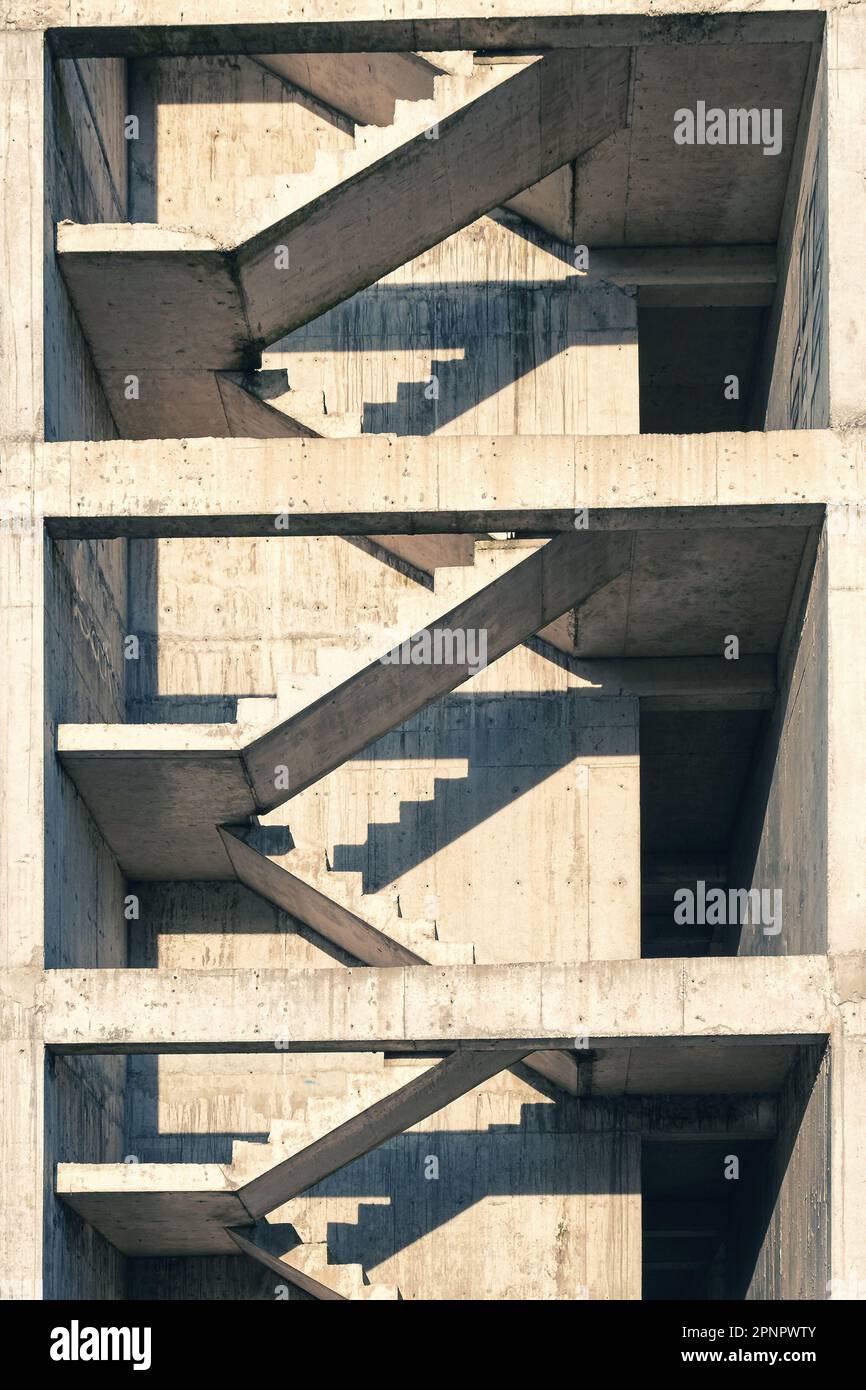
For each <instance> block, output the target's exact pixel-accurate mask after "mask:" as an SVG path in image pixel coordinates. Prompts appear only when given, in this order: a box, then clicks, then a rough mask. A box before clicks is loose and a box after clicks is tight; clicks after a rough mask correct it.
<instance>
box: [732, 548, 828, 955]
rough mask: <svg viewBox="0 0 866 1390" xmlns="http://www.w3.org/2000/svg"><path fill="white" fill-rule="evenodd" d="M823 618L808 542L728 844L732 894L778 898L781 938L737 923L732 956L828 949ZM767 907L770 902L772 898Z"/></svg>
mask: <svg viewBox="0 0 866 1390" xmlns="http://www.w3.org/2000/svg"><path fill="white" fill-rule="evenodd" d="M827 681H828V616H827V543H826V536H824V537H822V538H820V539H819V538H818V537H816V536H814V535H812V536H811V537H810V539H809V541H807V545H806V548H805V550H804V554H803V560H802V564H801V573H800V579H799V581H798V585H797V589H796V591H795V594H794V597H793V600H792V604H791V609H790V612H789V615H788V621H787V624H786V628H785V631H784V633H783V637H782V642H781V644H780V649H779V656H778V695H777V697H776V703H775V707H774V709H773V712H772V715H771V716H770V719H769V722H768V726H767V729H766V731H765V733H764V735H763V738H762V742H761V747H760V750H759V753H758V757H757V759H756V761H755V765H754V770H753V772H752V774H751V777H750V779H749V781H748V783H747V785H746V788H745V791H744V794H743V800H742V803H741V811H740V817H739V821H738V826H737V830H736V832H735V836H734V841H733V845H732V852H731V857H730V865H729V878H728V883H729V886H730V887H732V888H756V889H761V890H769V892H770V894H771V895H772V894H773V893H774V892H775V891H776V890H780V891H781V894H782V898H781V904H782V923H781V930H780V931H779V932H778V933H776V934H773V933H767V932H765V931H764V930H763V926H762V925H761V924H752V923H749V924H748V925H743V926H742V927H741V928H740V930H739V934H738V935H737V933H736V929H735V931H734V933H732V935H731V937H730V939H729V941H728V946H729V949H731V950H733V951H735V952H736V953H737V954H739V955H806V954H809V953H811V952H823V951H826V949H827V934H828V914H827V870H828V858H827V855H828V817H829V812H828V784H827V755H828V707H827ZM771 901H772V896H771Z"/></svg>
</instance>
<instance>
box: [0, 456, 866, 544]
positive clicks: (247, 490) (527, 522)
mask: <svg viewBox="0 0 866 1390" xmlns="http://www.w3.org/2000/svg"><path fill="white" fill-rule="evenodd" d="M537 459H543V460H544V467H543V469H540V468H537V467H535V466H531V463H530V461H532V460H537ZM0 463H2V467H3V472H4V473H5V474H6V477H7V479H8V481H9V483H10V484H11V485H13V486H14V485H15V484H16V483H17V482H19V481H20V483H21V485H22V488H23V487H27V488H28V489H29V496H30V497H31V498H32V508H31V507H28V509H27V511H26V513H22V515H21V516H20V517H17V516H16V517H14V518H12V519H10V520H9V522H8V523H7V524H9V525H10V526H11V525H16V526H19V525H20V526H25V525H28V524H31V523H32V522H33V521H34V520H36V519H38V518H40V517H43V516H44V517H45V521H46V526H47V528H48V531H49V534H51V535H53V536H55V537H57V538H58V539H61V538H62V539H95V538H110V537H114V536H122V535H127V536H139V537H153V536H181V535H190V536H235V535H269V536H280V535H329V534H330V535H350V536H351V535H365V534H366V535H372V534H376V533H379V534H386V533H393V534H405V535H411V534H414V533H427V534H432V533H441V532H454V531H462V532H467V533H468V532H474V533H476V534H483V533H485V532H488V531H491V530H492V531H500V530H533V529H537V530H539V531H540V532H541V533H546V534H550V532H551V531H554V530H565V529H569V528H570V527H571V526H572V525H573V522H574V517H575V513H576V511H577V510H578V509H579V508H587V509H588V510H589V513H590V515H589V522H590V525H591V526H596V527H598V526H601V527H611V526H613V527H632V528H634V527H646V526H662V527H665V526H667V527H669V528H671V529H672V528H674V527H677V528H678V529H679V528H680V527H681V526H683V525H691V526H698V525H699V526H707V527H717V526H731V525H777V524H792V523H793V524H796V525H802V524H803V523H804V519H805V521H806V522H807V523H809V524H811V523H813V522H819V521H820V520H821V519H822V516H823V508H824V506H825V504H827V503H830V502H833V503H848V504H852V505H862V504H864V503H866V430H862V429H850V430H795V431H774V432H771V433H752V434H740V433H723V434H708V435H597V436H585V437H580V438H571V437H564V436H558V435H545V436H523V437H520V438H513V437H505V436H479V437H477V438H473V439H472V440H471V441H466V440H465V439H461V438H457V439H454V438H450V437H442V438H440V437H437V436H425V437H423V438H413V437H406V438H398V437H396V436H394V435H362V436H361V437H360V438H358V439H281V440H256V439H250V440H237V439H236V440H232V441H231V442H228V441H225V440H212V439H195V440H162V441H159V440H147V441H138V440H108V441H100V442H79V441H70V442H66V443H58V444H33V443H24V442H22V443H17V444H16V443H13V444H10V445H6V446H5V448H4V449H3V450H2V454H0ZM809 507H811V508H814V509H815V510H814V513H813V514H812V515H806V516H805V517H804V508H809Z"/></svg>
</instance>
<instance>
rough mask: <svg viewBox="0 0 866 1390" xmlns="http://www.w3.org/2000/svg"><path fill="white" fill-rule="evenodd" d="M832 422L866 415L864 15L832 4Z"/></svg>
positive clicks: (861, 418) (829, 99)
mask: <svg viewBox="0 0 866 1390" xmlns="http://www.w3.org/2000/svg"><path fill="white" fill-rule="evenodd" d="M826 83H827V142H828V148H827V231H828V245H827V254H828V256H829V269H828V290H829V303H828V323H829V339H830V344H829V366H830V424H832V425H837V426H844V425H855V424H860V425H862V424H863V421H864V418H866V282H864V278H863V265H862V262H863V249H862V236H863V224H864V221H866V14H864V13H863V10H862V7H860V6H856V5H851V6H844V7H841V8H839V9H835V10H829V11H828V14H827V31H826Z"/></svg>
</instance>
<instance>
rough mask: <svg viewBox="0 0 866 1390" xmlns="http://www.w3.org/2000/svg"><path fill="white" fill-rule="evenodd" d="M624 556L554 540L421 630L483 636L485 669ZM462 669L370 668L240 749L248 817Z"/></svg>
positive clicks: (304, 783)
mask: <svg viewBox="0 0 866 1390" xmlns="http://www.w3.org/2000/svg"><path fill="white" fill-rule="evenodd" d="M630 557H631V540H630V538H629V537H626V536H613V535H591V534H586V533H578V532H575V531H574V530H572V531H571V532H570V533H568V532H566V533H563V534H562V535H560V536H557V537H556V539H555V540H552V541H549V542H548V544H547V545H546V546H544V547H543V548H542V549H541V550H537V551H535V552H534V553H533V554H532V555H531V556H530V557H529V559H528V560H524V561H523V562H522V563H521V564H519V565H515V567H514V568H513V569H511V570H509V571H508V572H507V573H506V574H504V575H502V576H501V577H500V578H499V579H495V580H494V581H493V583H492V584H488V585H487V586H486V587H485V588H483V589H481V590H480V591H479V592H478V593H476V594H473V596H472V597H471V598H469V599H467V600H466V601H465V602H463V603H461V604H459V605H458V606H457V607H456V608H454V609H452V610H451V611H450V612H448V613H446V614H444V615H443V616H442V617H441V618H440V619H438V621H437V622H436V623H432V624H430V625H429V628H428V630H431V629H445V630H448V631H463V632H467V631H476V632H478V631H481V632H483V633H484V634H485V636H486V644H487V663H488V664H491V663H492V662H494V661H496V660H497V659H498V658H499V657H500V656H503V655H504V654H505V653H506V652H508V651H510V650H511V648H512V647H515V646H517V644H518V643H519V642H523V641H525V640H526V638H527V637H531V636H532V635H533V633H536V632H538V631H539V630H540V629H541V628H543V627H545V626H546V625H547V624H548V623H551V622H553V621H554V619H556V618H558V617H560V616H561V614H563V613H564V612H565V611H566V610H567V609H569V608H572V607H574V606H576V605H577V604H580V603H583V602H584V601H585V600H587V599H588V598H590V597H591V595H593V594H595V593H597V592H598V591H599V590H600V589H602V588H604V587H605V585H607V584H609V583H610V582H611V581H612V580H613V579H615V578H616V577H617V576H618V575H620V574H622V573H624V571H625V570H626V569H627V568H628V566H629V561H630ZM472 672H473V667H472V666H471V665H470V664H469V663H468V662H467V661H465V660H464V661H463V662H462V663H459V664H444V663H443V664H441V665H438V666H437V665H435V664H434V665H430V664H426V665H417V666H416V665H409V664H387V665H386V664H383V662H382V661H375V662H373V663H372V665H370V666H367V667H366V668H365V669H364V670H363V671H360V672H358V674H357V675H355V676H352V677H350V678H349V680H347V681H344V682H343V683H342V685H339V686H338V687H337V689H336V690H334V691H332V692H331V693H330V694H329V695H326V696H324V697H323V698H322V699H320V700H317V701H316V702H315V703H314V704H312V705H310V706H309V707H308V708H307V709H305V710H302V711H301V712H300V714H297V715H295V716H294V717H293V718H291V719H287V720H285V721H284V723H282V724H280V725H278V726H277V727H276V728H274V729H271V730H269V731H268V733H266V734H264V735H262V737H260V738H258V739H256V740H255V741H254V742H253V743H251V744H248V745H247V746H246V747H245V748H244V750H243V763H244V768H245V770H246V774H247V777H248V779H249V783H250V786H251V787H252V789H253V792H254V795H255V798H256V802H257V808H258V810H259V811H260V812H264V811H272V810H274V808H275V807H277V806H281V805H283V804H284V803H285V802H286V801H288V800H289V799H290V798H291V797H293V796H296V795H297V794H298V793H299V792H301V791H303V790H304V789H305V788H306V787H309V786H311V785H312V783H314V782H317V781H319V779H320V778H321V777H324V776H325V775H326V774H327V773H328V772H332V771H333V770H334V768H336V767H339V766H340V765H341V764H342V763H344V762H346V761H347V760H348V759H349V758H351V757H352V756H354V754H356V753H359V752H360V751H361V750H362V749H363V748H366V747H367V746H368V745H369V744H370V743H373V742H375V740H376V739H377V738H380V737H381V736H382V734H384V733H387V732H388V730H389V729H393V728H396V727H397V725H398V724H402V723H403V722H404V721H405V720H406V719H409V718H410V717H411V716H412V715H413V714H416V713H417V712H418V711H419V710H421V709H423V708H424V706H425V705H428V704H430V703H431V702H432V701H433V700H435V699H437V698H438V697H439V696H441V695H445V694H447V693H448V692H449V691H451V690H453V689H454V688H455V687H456V686H458V685H460V684H462V682H463V681H464V680H466V679H467V678H468V677H469V676H470V675H471V674H472Z"/></svg>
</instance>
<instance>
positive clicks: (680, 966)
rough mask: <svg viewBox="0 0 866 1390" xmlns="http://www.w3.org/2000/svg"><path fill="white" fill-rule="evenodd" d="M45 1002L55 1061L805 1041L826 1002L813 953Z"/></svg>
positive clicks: (110, 978) (199, 988) (821, 965)
mask: <svg viewBox="0 0 866 1390" xmlns="http://www.w3.org/2000/svg"><path fill="white" fill-rule="evenodd" d="M861 969H862V966H861ZM43 998H44V1008H45V1024H44V1027H45V1041H46V1046H48V1047H49V1048H50V1049H51V1050H52V1051H55V1052H60V1053H66V1052H76V1051H79V1052H87V1051H93V1052H98V1051H109V1052H110V1051H116V1052H135V1051H148V1050H151V1051H163V1050H164V1051H202V1050H205V1051H207V1050H211V1051H222V1052H226V1051H233V1050H239V1049H247V1050H252V1051H261V1052H267V1051H272V1050H273V1049H274V1047H275V1046H276V1040H278V1039H284V1038H285V1039H286V1040H287V1041H286V1042H285V1044H284V1047H285V1050H286V1051H293V1050H294V1051H304V1050H311V1049H313V1050H315V1049H317V1048H322V1047H324V1048H336V1049H341V1048H342V1049H347V1048H348V1049H351V1048H355V1049H357V1048H359V1047H362V1048H367V1049H371V1050H373V1051H381V1050H383V1049H385V1048H387V1049H388V1050H392V1051H409V1052H412V1051H415V1050H416V1049H419V1048H421V1049H430V1050H435V1049H436V1048H437V1047H440V1048H459V1047H469V1048H472V1047H482V1046H486V1047H493V1048H504V1049H505V1050H508V1048H509V1046H510V1045H512V1044H513V1043H514V1042H519V1043H521V1044H523V1043H526V1044H528V1049H529V1050H532V1049H534V1048H550V1047H552V1048H559V1047H568V1046H569V1045H573V1043H574V1039H575V1037H576V1036H583V1035H588V1036H589V1038H590V1040H591V1043H592V1042H597V1043H599V1044H601V1043H603V1042H604V1040H605V1039H633V1040H635V1041H637V1040H639V1039H641V1038H643V1039H644V1041H646V1040H647V1039H649V1038H669V1039H671V1040H687V1039H694V1038H698V1037H710V1036H718V1037H724V1038H726V1039H727V1040H728V1042H729V1043H730V1044H731V1045H732V1046H736V1045H737V1042H738V1040H739V1039H740V1038H743V1037H749V1038H752V1039H764V1040H765V1041H771V1040H773V1039H779V1038H785V1037H792V1038H793V1037H799V1038H802V1039H803V1040H811V1039H813V1038H816V1037H817V1036H819V1035H821V1034H823V1033H826V1032H827V1030H828V1027H829V1022H830V1002H831V996H830V974H829V970H828V966H827V962H826V959H825V958H823V957H821V956H791V957H788V958H786V959H784V960H781V959H780V960H775V961H769V962H768V961H765V960H762V959H761V958H752V959H750V958H746V957H743V958H739V959H724V958H717V959H707V960H688V961H682V960H649V961H589V962H586V963H585V964H581V965H568V964H564V965H551V964H547V965H507V966H483V965H475V966H451V967H447V968H443V967H434V966H427V967H415V968H413V969H411V970H394V969H389V970H374V969H363V970H360V971H354V970H347V971H333V970H311V971H297V972H283V971H241V970H235V971H221V970H213V971H177V972H174V974H173V977H172V980H171V983H170V985H169V986H168V988H166V983H165V981H164V979H163V977H162V975H161V974H160V972H159V971H150V970H136V971H124V970H95V971H65V970H58V971H52V972H51V973H50V975H48V976H47V977H46V980H45V984H44V986H43ZM444 1000H447V1001H448V1003H447V1004H446V1003H444V1002H443V1001H444ZM623 1000H626V1001H628V1002H627V1004H626V1005H625V1006H624V1005H623ZM758 1001H760V1003H758Z"/></svg>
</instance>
